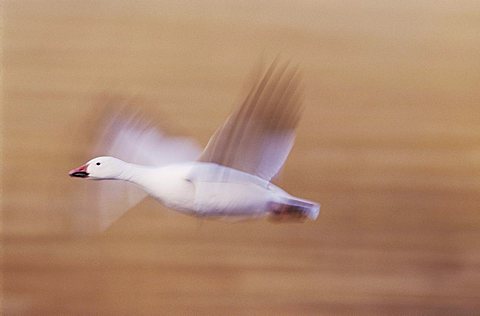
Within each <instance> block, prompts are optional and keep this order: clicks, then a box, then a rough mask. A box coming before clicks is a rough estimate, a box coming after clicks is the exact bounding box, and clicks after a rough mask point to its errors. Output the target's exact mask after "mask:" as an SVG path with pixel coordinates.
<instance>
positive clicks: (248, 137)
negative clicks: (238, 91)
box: [69, 62, 320, 228]
mask: <svg viewBox="0 0 480 316" xmlns="http://www.w3.org/2000/svg"><path fill="white" fill-rule="evenodd" d="M301 101H302V89H301V85H300V75H299V72H298V69H296V68H293V69H292V67H289V66H288V64H284V65H281V66H279V65H277V63H276V62H274V63H273V64H272V65H271V66H270V67H269V68H268V69H267V71H266V72H265V73H264V74H263V76H260V78H259V80H257V82H256V83H255V84H254V86H253V88H252V89H251V90H250V93H249V94H248V96H247V97H246V99H245V100H244V102H243V103H242V104H241V105H240V106H239V107H238V108H237V109H236V111H234V113H233V114H231V115H230V116H229V118H228V119H227V120H226V122H225V123H224V124H223V125H222V126H221V127H220V128H219V129H218V130H217V131H216V132H215V134H214V135H213V136H212V137H211V139H210V141H209V142H208V144H207V146H206V148H205V149H204V151H203V152H202V153H201V154H200V151H199V149H198V146H197V145H196V144H195V143H194V142H193V141H191V140H189V139H186V138H178V137H177V138H173V137H167V136H164V135H163V133H161V132H160V131H159V130H158V129H155V128H152V127H145V124H144V123H142V122H140V121H139V120H138V118H135V117H133V118H132V117H130V118H126V117H124V116H122V115H121V114H119V113H117V114H116V115H113V117H111V118H110V119H109V122H108V123H107V125H106V126H105V128H104V132H103V135H100V136H99V139H101V141H99V142H98V145H97V146H98V147H99V149H100V150H103V152H104V153H107V154H108V156H101V157H97V158H94V159H92V160H90V161H88V162H87V163H86V164H84V165H82V166H80V167H78V168H75V169H73V170H71V171H70V172H69V175H70V176H72V177H81V178H88V179H95V180H123V181H124V182H129V183H133V184H135V185H136V187H138V188H140V189H141V190H138V189H135V188H134V187H135V185H131V184H129V185H128V186H124V185H117V186H116V187H113V186H112V185H110V187H109V188H106V187H105V186H97V187H96V190H97V191H100V192H99V195H98V196H99V199H100V200H99V201H100V204H99V205H98V207H99V208H101V209H102V210H101V212H102V214H103V218H101V219H100V222H101V226H102V228H106V227H108V226H109V225H110V224H111V223H112V222H113V221H114V220H115V219H116V218H118V217H119V216H120V215H121V214H122V213H124V212H125V211H126V210H127V209H128V208H129V207H131V206H132V205H134V204H136V203H137V202H139V201H140V200H141V199H142V198H143V197H144V196H145V195H146V194H149V195H151V196H152V197H154V198H155V199H156V200H158V201H160V202H161V203H163V204H164V205H165V206H167V207H169V208H172V209H175V210H177V211H180V212H182V213H185V214H189V215H193V216H198V217H212V218H260V217H265V216H267V217H270V218H271V219H278V220H283V219H287V220H291V219H293V220H303V219H306V218H309V219H312V220H315V219H316V218H317V216H318V213H319V209H320V206H319V204H317V203H315V202H311V201H308V200H304V199H300V198H297V197H294V196H292V195H290V194H288V193H287V192H285V191H284V190H282V189H280V188H279V187H278V186H276V185H274V184H272V183H271V182H270V181H271V180H272V178H274V177H275V176H276V175H277V174H278V173H279V171H280V169H281V167H282V166H283V164H284V162H285V160H286V158H287V156H288V154H289V153H290V150H291V148H292V146H293V142H294V138H295V134H294V130H295V127H296V125H297V122H298V120H299V117H300V112H301V111H300V110H301V103H302V102H301ZM142 124H143V125H142ZM199 154H200V155H199ZM111 156H117V157H120V158H122V159H124V160H126V161H129V162H126V161H123V160H120V159H119V158H114V157H111ZM109 184H111V182H109ZM125 198H128V199H129V201H128V203H125V202H124V201H125ZM120 200H121V201H122V202H121V203H120V204H121V206H120V207H119V203H115V202H118V201H120Z"/></svg>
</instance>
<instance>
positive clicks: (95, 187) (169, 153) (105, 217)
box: [84, 108, 201, 231]
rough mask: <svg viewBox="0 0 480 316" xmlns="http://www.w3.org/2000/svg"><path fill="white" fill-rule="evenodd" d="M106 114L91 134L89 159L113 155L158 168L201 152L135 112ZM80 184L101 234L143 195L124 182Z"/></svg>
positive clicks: (190, 142)
mask: <svg viewBox="0 0 480 316" xmlns="http://www.w3.org/2000/svg"><path fill="white" fill-rule="evenodd" d="M110 110H111V109H110ZM106 112H107V113H108V114H109V115H108V117H106V118H102V119H101V120H100V129H99V131H98V132H96V134H95V135H94V142H95V145H94V150H93V152H92V153H91V154H90V156H91V157H94V156H113V157H117V158H120V159H122V160H124V161H127V162H131V163H136V164H143V165H150V166H162V165H166V164H171V163H177V162H183V161H194V160H195V159H196V158H197V157H198V155H199V153H200V151H201V150H200V147H199V146H198V145H197V144H196V143H195V142H194V141H192V140H190V139H189V138H184V137H172V136H167V135H166V134H165V133H163V132H162V131H161V130H159V129H157V128H155V127H154V126H153V125H151V124H148V123H147V122H146V120H145V119H144V118H142V117H141V115H139V114H138V113H131V112H127V111H125V110H118V108H117V111H116V112H114V111H106ZM84 182H85V185H86V188H87V190H88V191H89V192H87V193H86V196H88V200H89V205H90V207H94V209H95V214H96V216H95V218H96V219H95V221H94V222H96V226H97V228H99V229H100V230H101V231H103V230H105V229H106V228H108V227H109V226H110V225H111V224H112V223H113V222H114V221H115V220H117V219H118V218H119V217H120V216H121V215H123V214H124V213H125V212H126V211H127V210H128V209H130V208H131V207H133V206H134V205H136V204H137V203H138V202H140V201H141V200H142V199H143V198H144V197H146V196H147V194H146V193H145V192H144V191H143V190H141V189H140V188H138V187H136V186H135V185H134V184H132V183H127V182H124V181H108V180H105V181H84ZM92 182H93V183H92ZM93 204H95V205H93ZM89 222H91V221H89Z"/></svg>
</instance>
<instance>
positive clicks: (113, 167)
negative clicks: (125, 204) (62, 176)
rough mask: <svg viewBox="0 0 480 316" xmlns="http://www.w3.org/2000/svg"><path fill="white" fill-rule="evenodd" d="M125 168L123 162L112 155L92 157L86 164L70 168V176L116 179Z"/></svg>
mask: <svg viewBox="0 0 480 316" xmlns="http://www.w3.org/2000/svg"><path fill="white" fill-rule="evenodd" d="M124 170H125V162H123V161H122V160H120V159H117V158H114V157H108V156H104V157H97V158H93V159H92V160H90V161H89V162H87V163H86V164H84V165H82V166H80V167H78V168H75V169H72V170H70V172H69V173H68V174H69V175H70V176H71V177H78V178H88V179H94V180H102V179H118V178H119V177H120V175H121V174H122V172H123V171H124Z"/></svg>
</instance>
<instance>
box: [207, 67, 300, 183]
mask: <svg viewBox="0 0 480 316" xmlns="http://www.w3.org/2000/svg"><path fill="white" fill-rule="evenodd" d="M302 96H303V89H302V85H301V78H300V73H299V71H298V68H297V67H292V66H290V65H289V63H284V64H282V65H278V62H277V61H274V62H273V63H272V65H271V66H270V67H269V68H268V69H267V70H266V72H265V73H264V75H263V76H261V77H260V79H259V80H258V82H256V83H255V84H254V85H253V87H252V89H251V90H250V93H249V94H248V95H247V97H246V99H245V101H244V102H243V103H242V104H241V105H240V106H239V107H238V108H237V109H236V110H235V111H234V113H233V114H231V115H230V117H229V118H228V119H227V120H226V122H225V123H224V124H223V125H222V126H221V127H220V128H219V129H218V130H217V131H216V132H215V134H214V135H213V136H212V137H211V139H210V141H209V142H208V144H207V147H206V148H205V150H204V151H203V153H202V155H201V156H200V158H199V161H202V162H213V163H217V164H219V165H223V166H227V167H230V168H234V169H237V170H240V171H244V172H248V173H251V174H254V175H257V176H259V177H261V178H263V179H266V180H270V179H272V178H273V177H275V175H277V174H278V172H279V170H280V169H281V167H282V165H283V164H284V162H285V160H286V159H287V157H288V154H289V153H290V150H291V148H292V146H293V142H294V139H295V127H296V125H297V123H298V121H299V118H300V112H301V108H302V106H301V105H302Z"/></svg>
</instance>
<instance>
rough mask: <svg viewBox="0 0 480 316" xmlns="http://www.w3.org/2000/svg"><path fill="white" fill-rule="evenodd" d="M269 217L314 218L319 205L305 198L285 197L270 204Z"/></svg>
mask: <svg viewBox="0 0 480 316" xmlns="http://www.w3.org/2000/svg"><path fill="white" fill-rule="evenodd" d="M270 210H271V218H272V219H275V220H283V219H286V220H292V219H293V220H302V219H305V218H309V219H311V220H315V219H317V217H318V214H319V213H320V205H319V204H317V203H314V202H310V201H307V200H302V199H297V198H286V199H284V200H283V201H281V202H273V203H271V206H270Z"/></svg>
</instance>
